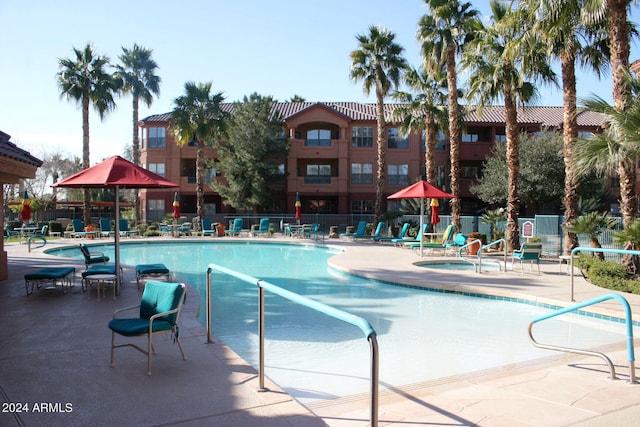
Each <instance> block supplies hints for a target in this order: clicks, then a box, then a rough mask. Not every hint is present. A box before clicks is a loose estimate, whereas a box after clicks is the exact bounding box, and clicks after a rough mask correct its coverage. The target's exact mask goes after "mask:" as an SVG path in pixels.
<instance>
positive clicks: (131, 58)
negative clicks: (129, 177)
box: [116, 44, 161, 220]
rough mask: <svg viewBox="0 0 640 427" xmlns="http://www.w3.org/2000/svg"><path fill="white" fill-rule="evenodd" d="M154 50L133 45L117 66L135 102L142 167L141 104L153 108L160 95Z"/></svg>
mask: <svg viewBox="0 0 640 427" xmlns="http://www.w3.org/2000/svg"><path fill="white" fill-rule="evenodd" d="M152 53H153V50H151V49H146V48H144V47H141V46H138V45H137V44H134V45H133V48H132V49H127V48H125V47H123V48H122V55H120V56H119V57H118V58H119V59H120V62H122V64H118V65H116V75H117V76H119V77H120V78H121V79H122V82H123V87H122V91H123V92H124V93H129V94H131V98H132V102H133V119H132V120H133V162H134V163H135V164H136V165H140V139H139V127H138V121H139V119H138V117H139V114H138V113H139V104H140V100H142V101H143V102H144V103H145V104H146V105H147V107H151V104H152V103H153V96H154V95H155V96H158V95H159V94H160V81H161V79H160V77H158V76H157V75H156V74H155V71H156V70H157V69H158V64H157V63H156V61H154V60H153V58H151V55H152ZM134 208H135V213H136V220H137V219H139V218H140V203H139V200H138V198H137V197H135V202H134Z"/></svg>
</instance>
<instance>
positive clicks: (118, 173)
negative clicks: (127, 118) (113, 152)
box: [52, 156, 178, 188]
mask: <svg viewBox="0 0 640 427" xmlns="http://www.w3.org/2000/svg"><path fill="white" fill-rule="evenodd" d="M115 186H118V187H120V188H169V187H178V184H176V183H174V182H172V181H169V180H168V179H166V178H164V177H161V176H160V175H157V174H155V173H153V172H150V171H148V170H147V169H145V168H143V167H140V166H138V165H136V164H134V163H131V162H130V161H128V160H126V159H123V158H122V157H120V156H113V157H110V158H108V159H107V160H105V161H103V162H101V163H98V164H97V165H95V166H92V167H90V168H88V169H85V170H82V171H80V172H78V173H76V174H74V175H71V176H69V177H67V178H65V179H63V180H61V181H58V182H57V183H55V184H53V185H52V187H70V188H102V187H115Z"/></svg>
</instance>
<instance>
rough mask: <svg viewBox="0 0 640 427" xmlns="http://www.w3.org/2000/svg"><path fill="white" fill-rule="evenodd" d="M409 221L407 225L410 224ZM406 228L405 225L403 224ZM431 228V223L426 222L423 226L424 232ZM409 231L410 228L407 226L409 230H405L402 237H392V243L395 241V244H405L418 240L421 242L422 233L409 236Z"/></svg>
mask: <svg viewBox="0 0 640 427" xmlns="http://www.w3.org/2000/svg"><path fill="white" fill-rule="evenodd" d="M408 224H409V223H406V224H405V225H408ZM403 228H404V226H403ZM428 229H429V224H424V225H423V226H422V232H423V233H426V232H427V230H428ZM408 232H409V229H408V227H407V231H406V232H405V234H404V236H402V237H400V236H398V237H396V238H395V239H391V243H393V244H394V245H395V246H404V244H405V243H416V242H420V234H416V237H408V236H407V233H408Z"/></svg>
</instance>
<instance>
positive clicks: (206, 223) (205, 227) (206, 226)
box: [202, 218, 218, 236]
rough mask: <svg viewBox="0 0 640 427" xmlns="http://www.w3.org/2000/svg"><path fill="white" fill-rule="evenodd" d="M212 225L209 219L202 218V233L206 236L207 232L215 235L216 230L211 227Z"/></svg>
mask: <svg viewBox="0 0 640 427" xmlns="http://www.w3.org/2000/svg"><path fill="white" fill-rule="evenodd" d="M211 227H213V226H212V224H211V220H210V219H206V218H205V219H203V220H202V235H203V236H206V235H207V234H211V235H212V236H215V235H216V234H217V233H218V231H217V230H216V229H215V228H211Z"/></svg>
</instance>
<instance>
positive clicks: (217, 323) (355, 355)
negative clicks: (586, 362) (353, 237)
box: [57, 241, 638, 402]
mask: <svg viewBox="0 0 640 427" xmlns="http://www.w3.org/2000/svg"><path fill="white" fill-rule="evenodd" d="M96 250H100V251H103V252H105V253H106V254H107V255H109V256H113V248H112V247H110V246H100V247H98V248H96ZM335 253H336V252H335V251H332V250H329V249H326V248H321V247H316V246H304V245H286V244H268V243H242V242H235V243H232V242H228V243H220V242H210V243H209V242H186V241H179V242H162V243H160V242H157V243H135V244H123V245H122V247H121V260H122V263H124V264H130V265H135V264H141V263H157V262H161V263H164V264H165V265H167V267H169V268H170V269H171V271H172V272H174V274H175V275H176V276H177V277H178V278H179V279H180V280H182V281H185V282H188V283H190V284H192V285H193V286H194V287H195V288H196V289H197V290H198V292H199V293H200V295H201V298H202V300H204V289H205V283H206V271H207V268H208V265H209V264H211V263H215V264H219V265H222V266H224V267H227V268H230V269H234V270H238V271H241V272H243V273H245V274H248V275H252V276H255V277H257V278H260V279H264V280H267V281H269V282H270V283H273V284H275V285H278V286H281V287H284V288H287V289H289V290H291V291H293V292H296V293H299V294H302V295H305V296H308V297H310V298H313V299H315V300H318V301H321V302H323V303H325V304H329V305H332V306H334V307H337V308H340V309H342V310H345V311H347V312H350V313H353V314H356V315H358V316H361V317H363V318H364V319H366V320H368V321H369V322H370V323H371V325H372V326H373V327H374V328H375V329H376V331H377V334H378V340H379V349H380V387H381V388H384V387H402V386H406V385H409V384H415V383H421V382H425V381H429V380H434V379H437V378H443V377H448V376H453V375H461V374H465V373H470V372H473V371H478V370H483V369H489V368H495V367H500V366H504V365H509V364H513V363H519V362H525V361H529V360H533V359H538V358H541V357H547V356H554V355H557V353H555V352H551V351H548V350H541V349H536V348H535V347H533V346H532V345H531V344H530V343H529V340H528V338H527V326H528V324H529V322H530V321H531V319H533V318H534V317H536V316H538V315H541V314H544V313H547V312H548V309H546V308H543V307H537V306H533V305H527V304H522V303H516V302H510V301H504V300H498V299H489V298H477V297H469V296H462V295H459V294H451V293H441V292H431V291H425V290H420V289H415V288H409V287H402V286H395V285H391V284H386V283H380V282H376V281H372V280H365V279H362V278H358V277H354V276H348V275H343V274H340V273H338V272H336V271H334V270H332V269H330V268H329V267H328V266H327V260H328V259H329V258H330V257H332V256H333V255H335ZM57 254H59V255H63V256H74V257H78V258H80V257H81V255H80V252H79V250H78V249H77V248H73V249H70V250H66V251H58V252H57ZM425 274H428V273H427V272H426V270H425ZM425 278H426V281H427V283H428V276H425ZM213 294H214V297H213V301H212V308H213V316H212V317H213V332H214V334H215V336H216V337H217V338H219V339H221V340H222V341H223V342H224V343H225V344H227V345H228V346H229V347H231V348H232V349H233V350H234V351H235V352H236V353H238V354H239V355H240V356H241V357H243V358H244V359H245V360H247V361H248V362H249V363H251V364H253V365H254V366H256V365H257V363H258V345H257V341H258V336H257V333H258V331H257V327H258V326H257V308H258V307H257V303H258V301H257V289H256V288H255V287H252V286H249V285H246V284H244V283H241V282H239V281H238V280H236V279H234V278H231V277H229V276H226V275H224V274H222V273H215V272H214V274H213ZM265 311H266V320H265V325H266V327H265V330H266V374H267V376H268V377H270V378H271V379H272V380H273V381H275V382H276V383H277V384H278V385H279V386H280V387H282V388H283V389H284V390H286V391H287V392H288V393H289V394H291V395H292V396H293V397H295V398H297V399H298V400H300V401H303V402H308V401H315V400H318V399H331V398H337V397H341V396H346V395H351V394H355V393H366V392H368V390H369V345H368V343H367V341H366V340H365V339H364V338H363V335H362V332H361V331H360V330H359V329H357V328H355V327H353V326H351V325H347V324H344V323H342V322H340V321H338V320H335V319H333V318H329V317H327V316H324V315H322V314H319V313H316V312H314V311H312V310H310V309H307V308H304V307H300V306H297V305H294V304H293V303H290V302H288V301H287V300H284V299H282V298H280V297H278V296H276V295H272V294H271V295H270V294H268V293H267V294H266V310H265ZM204 316H205V313H204V310H201V311H200V321H201V322H202V323H203V324H204ZM637 329H638V328H636V330H637ZM634 332H635V331H634ZM535 333H536V338H537V339H538V340H540V341H541V342H545V343H550V344H557V345H569V346H572V347H581V348H593V347H596V346H600V345H607V344H612V343H623V342H624V339H625V337H624V327H623V326H622V325H621V324H614V323H613V322H605V321H594V320H592V319H588V318H586V317H584V316H577V315H568V316H564V317H562V318H559V319H553V320H549V321H546V322H542V323H540V324H538V325H536V329H535Z"/></svg>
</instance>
